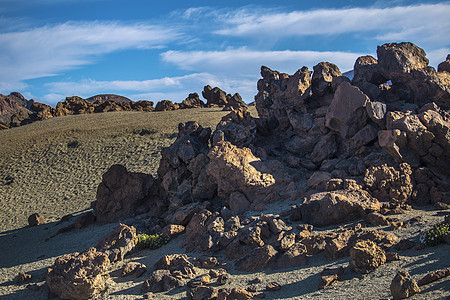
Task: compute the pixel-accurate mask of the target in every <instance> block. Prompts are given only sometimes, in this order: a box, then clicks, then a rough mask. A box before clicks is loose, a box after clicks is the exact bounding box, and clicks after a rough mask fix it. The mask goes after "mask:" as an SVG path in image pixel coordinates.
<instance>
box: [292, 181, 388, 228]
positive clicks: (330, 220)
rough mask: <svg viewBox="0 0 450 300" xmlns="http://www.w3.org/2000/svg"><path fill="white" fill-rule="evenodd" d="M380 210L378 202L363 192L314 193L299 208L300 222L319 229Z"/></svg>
mask: <svg viewBox="0 0 450 300" xmlns="http://www.w3.org/2000/svg"><path fill="white" fill-rule="evenodd" d="M380 209H381V204H380V202H378V200H377V199H376V198H374V197H372V196H371V195H370V194H369V193H368V192H366V191H364V190H355V191H348V190H337V191H332V192H322V193H316V194H312V195H311V196H309V197H308V198H307V199H306V200H305V202H303V204H302V205H301V206H300V210H301V214H302V221H303V222H305V223H308V224H312V225H314V226H319V227H323V226H328V225H335V224H340V223H343V222H347V221H352V220H356V219H359V218H361V217H363V216H364V215H365V214H366V213H367V212H371V211H378V210H380Z"/></svg>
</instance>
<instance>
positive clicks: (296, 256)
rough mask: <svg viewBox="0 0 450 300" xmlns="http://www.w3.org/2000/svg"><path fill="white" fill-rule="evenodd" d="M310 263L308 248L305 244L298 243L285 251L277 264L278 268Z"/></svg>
mask: <svg viewBox="0 0 450 300" xmlns="http://www.w3.org/2000/svg"><path fill="white" fill-rule="evenodd" d="M307 264H308V261H307V249H306V246H305V245H304V244H301V243H296V244H294V245H293V246H291V247H290V248H289V249H288V250H287V251H286V252H284V253H283V254H282V255H281V256H280V257H279V258H278V259H277V262H276V264H275V268H277V269H287V268H294V267H301V266H305V265H307Z"/></svg>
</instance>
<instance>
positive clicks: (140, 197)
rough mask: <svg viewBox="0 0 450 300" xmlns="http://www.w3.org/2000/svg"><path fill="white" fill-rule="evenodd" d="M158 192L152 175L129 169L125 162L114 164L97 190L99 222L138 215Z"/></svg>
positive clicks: (96, 209) (94, 206)
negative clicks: (138, 210) (138, 209)
mask: <svg viewBox="0 0 450 300" xmlns="http://www.w3.org/2000/svg"><path fill="white" fill-rule="evenodd" d="M155 193H157V184H156V181H155V179H154V178H153V176H152V175H149V174H143V173H135V172H128V171H127V169H126V168H125V167H124V166H122V165H113V166H111V167H110V168H109V170H108V171H107V172H106V173H105V174H103V180H102V182H101V183H100V185H99V186H98V189H97V200H96V201H94V202H93V203H92V207H93V208H94V210H95V213H96V215H97V221H98V222H99V223H102V224H104V223H111V222H117V221H120V220H123V219H125V218H127V217H131V216H134V215H135V214H136V210H137V208H138V207H140V206H142V205H143V204H145V203H146V201H148V200H149V199H150V198H151V195H152V194H155Z"/></svg>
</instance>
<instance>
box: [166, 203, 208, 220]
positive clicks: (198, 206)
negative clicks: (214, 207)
mask: <svg viewBox="0 0 450 300" xmlns="http://www.w3.org/2000/svg"><path fill="white" fill-rule="evenodd" d="M207 204H208V202H203V203H202V202H194V203H189V204H186V205H183V206H182V207H180V208H178V209H177V210H176V211H175V212H173V213H172V214H171V215H169V216H168V217H167V223H175V224H180V225H182V226H186V225H187V224H189V222H190V221H191V219H192V217H193V216H194V214H196V213H198V212H200V211H202V210H204V209H205V208H206V206H207Z"/></svg>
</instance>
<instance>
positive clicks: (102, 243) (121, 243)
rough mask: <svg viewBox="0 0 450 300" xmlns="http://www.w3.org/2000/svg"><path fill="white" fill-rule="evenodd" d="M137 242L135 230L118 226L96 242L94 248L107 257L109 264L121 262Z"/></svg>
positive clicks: (123, 225) (121, 225) (130, 227)
mask: <svg viewBox="0 0 450 300" xmlns="http://www.w3.org/2000/svg"><path fill="white" fill-rule="evenodd" d="M137 242H138V240H137V236H136V228H134V227H133V226H127V225H125V224H119V225H118V226H116V227H114V229H113V230H112V231H111V232H110V233H108V235H107V236H105V237H103V238H101V239H100V240H99V241H98V243H97V246H96V248H97V250H98V251H101V252H103V253H105V254H106V255H108V258H109V260H110V261H111V262H116V261H120V260H123V257H124V256H125V255H126V254H127V253H128V252H130V251H131V250H133V249H134V247H135V246H136V244H137Z"/></svg>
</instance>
